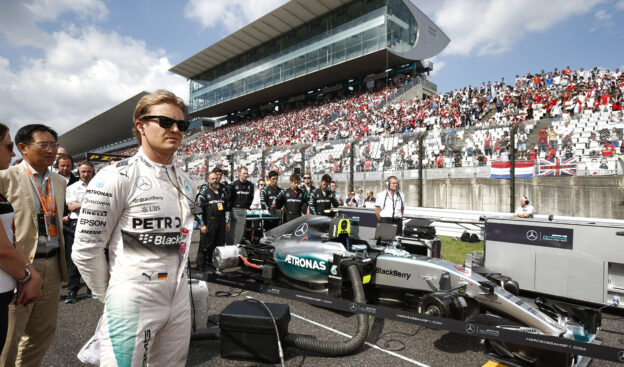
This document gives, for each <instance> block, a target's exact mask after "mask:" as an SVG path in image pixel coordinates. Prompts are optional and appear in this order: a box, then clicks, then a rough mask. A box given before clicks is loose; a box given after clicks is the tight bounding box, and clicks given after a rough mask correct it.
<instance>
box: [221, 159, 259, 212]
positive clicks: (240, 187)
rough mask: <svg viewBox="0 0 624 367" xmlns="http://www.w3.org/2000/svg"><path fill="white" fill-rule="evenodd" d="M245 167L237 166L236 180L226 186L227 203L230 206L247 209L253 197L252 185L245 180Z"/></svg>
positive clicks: (246, 172)
mask: <svg viewBox="0 0 624 367" xmlns="http://www.w3.org/2000/svg"><path fill="white" fill-rule="evenodd" d="M247 176H249V171H248V170H247V167H239V168H238V180H236V181H234V182H232V183H231V184H230V186H229V187H228V191H227V194H228V205H229V207H230V208H240V209H249V208H250V207H251V202H252V201H253V197H254V185H253V184H252V183H251V182H249V181H247Z"/></svg>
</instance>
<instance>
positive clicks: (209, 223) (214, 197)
mask: <svg viewBox="0 0 624 367" xmlns="http://www.w3.org/2000/svg"><path fill="white" fill-rule="evenodd" d="M195 201H196V202H197V204H198V205H199V206H200V207H201V208H202V213H201V214H199V215H197V221H198V222H199V230H200V232H201V234H200V239H199V249H198V251H197V259H196V263H197V270H200V271H206V270H208V266H209V265H210V266H212V253H213V252H214V249H215V247H217V246H223V245H224V244H225V232H228V231H229V230H230V228H229V227H230V224H229V223H230V221H229V219H230V213H229V212H228V211H227V210H226V198H225V191H223V189H222V188H220V187H219V181H218V174H217V173H216V172H214V171H213V172H210V174H209V175H208V185H202V187H201V189H200V191H199V193H198V194H197V198H196V200H195Z"/></svg>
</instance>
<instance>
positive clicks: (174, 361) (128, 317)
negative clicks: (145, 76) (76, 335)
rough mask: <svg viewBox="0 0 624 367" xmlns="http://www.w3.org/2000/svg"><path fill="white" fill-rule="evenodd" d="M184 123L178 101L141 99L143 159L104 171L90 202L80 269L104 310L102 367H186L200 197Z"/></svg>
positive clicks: (168, 96)
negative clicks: (177, 157)
mask: <svg viewBox="0 0 624 367" xmlns="http://www.w3.org/2000/svg"><path fill="white" fill-rule="evenodd" d="M185 114H186V106H185V105H184V102H183V101H182V100H181V99H180V98H178V97H177V96H176V95H175V94H173V93H171V92H169V91H164V90H159V91H156V92H153V93H151V94H148V95H146V96H144V97H143V98H141V99H140V100H139V102H138V103H137V106H136V109H135V111H134V116H133V117H134V126H135V127H134V135H135V137H136V139H137V142H138V143H139V145H140V149H139V151H138V152H137V154H136V155H134V156H133V157H131V158H129V159H126V160H124V161H121V162H118V163H116V164H115V165H112V166H106V167H104V168H103V169H102V170H101V171H100V172H99V173H98V174H97V175H96V176H95V178H93V180H91V183H90V184H89V186H88V188H87V191H86V193H85V196H84V199H83V201H82V209H81V211H80V217H79V220H78V226H77V227H76V238H75V240H74V247H73V254H72V259H73V260H74V263H75V264H76V266H77V267H78V270H79V271H80V274H82V277H83V278H84V280H85V282H86V283H87V286H88V287H89V288H91V290H92V291H93V293H94V294H95V295H96V296H97V297H98V299H100V300H101V301H102V302H104V304H105V306H104V315H103V316H102V319H101V324H100V334H99V336H100V343H101V344H100V363H101V365H102V366H141V365H143V366H145V365H148V366H154V365H158V366H183V365H184V364H185V363H186V356H187V354H188V349H189V342H190V336H191V309H190V300H189V285H188V283H187V279H186V277H185V275H184V272H185V265H186V263H187V258H188V251H187V248H188V245H190V243H191V235H192V231H193V222H194V220H193V214H192V212H191V208H192V207H193V206H194V204H193V202H192V201H193V197H194V196H195V190H193V189H192V187H191V185H190V179H189V178H188V176H187V175H186V173H184V171H182V170H181V169H179V168H177V167H175V166H174V165H173V158H174V154H175V152H176V150H177V149H178V147H179V146H180V143H181V142H182V137H183V134H184V132H185V131H186V130H187V129H188V126H189V121H188V120H186V119H185ZM107 246H108V248H109V251H108V253H109V259H110V264H109V263H107V262H106V257H105V255H104V249H105V248H106V247H107Z"/></svg>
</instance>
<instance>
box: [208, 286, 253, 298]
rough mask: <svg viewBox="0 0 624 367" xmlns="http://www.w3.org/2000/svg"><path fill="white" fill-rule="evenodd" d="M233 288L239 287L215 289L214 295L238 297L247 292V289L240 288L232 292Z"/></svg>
mask: <svg viewBox="0 0 624 367" xmlns="http://www.w3.org/2000/svg"><path fill="white" fill-rule="evenodd" d="M234 289H239V288H230V289H229V290H227V291H216V292H215V294H214V295H215V297H238V296H241V295H243V294H246V293H249V291H247V290H241V291H240V292H234Z"/></svg>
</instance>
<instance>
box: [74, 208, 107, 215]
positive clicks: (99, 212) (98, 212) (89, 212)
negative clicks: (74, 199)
mask: <svg viewBox="0 0 624 367" xmlns="http://www.w3.org/2000/svg"><path fill="white" fill-rule="evenodd" d="M80 214H85V215H91V216H94V217H105V216H107V215H108V212H107V211H104V210H93V209H86V208H82V209H81V210H80Z"/></svg>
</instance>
